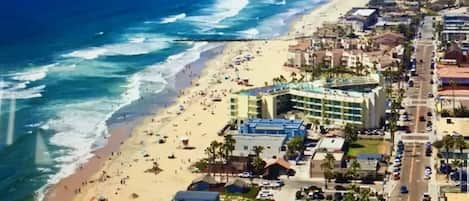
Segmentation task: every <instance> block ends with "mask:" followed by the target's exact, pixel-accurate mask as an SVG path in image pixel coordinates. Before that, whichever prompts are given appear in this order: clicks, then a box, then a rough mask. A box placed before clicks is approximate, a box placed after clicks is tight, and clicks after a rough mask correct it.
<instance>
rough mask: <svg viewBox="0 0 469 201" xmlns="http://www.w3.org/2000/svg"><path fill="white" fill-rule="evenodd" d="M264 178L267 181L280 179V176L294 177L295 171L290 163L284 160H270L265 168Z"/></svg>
mask: <svg viewBox="0 0 469 201" xmlns="http://www.w3.org/2000/svg"><path fill="white" fill-rule="evenodd" d="M264 169H265V171H264V176H263V178H266V179H278V177H279V176H280V175H288V176H291V175H294V174H295V171H294V170H293V168H292V167H291V165H290V163H289V162H288V161H286V160H284V159H281V158H277V159H270V160H268V161H267V163H266V165H265V167H264Z"/></svg>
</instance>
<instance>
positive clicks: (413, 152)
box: [407, 143, 417, 201]
mask: <svg viewBox="0 0 469 201" xmlns="http://www.w3.org/2000/svg"><path fill="white" fill-rule="evenodd" d="M412 145H413V148H412V155H415V152H416V148H417V146H416V145H415V143H412ZM413 172H414V157H412V159H411V161H410V175H409V185H410V183H411V182H412V177H413ZM411 190H412V189H411ZM414 190H415V189H414ZM407 201H410V194H409V196H408V197H407Z"/></svg>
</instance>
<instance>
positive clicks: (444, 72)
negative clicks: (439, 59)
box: [437, 64, 469, 79]
mask: <svg viewBox="0 0 469 201" xmlns="http://www.w3.org/2000/svg"><path fill="white" fill-rule="evenodd" d="M437 75H438V77H441V78H468V79H469V68H459V67H456V66H454V65H441V64H439V65H438V71H437Z"/></svg>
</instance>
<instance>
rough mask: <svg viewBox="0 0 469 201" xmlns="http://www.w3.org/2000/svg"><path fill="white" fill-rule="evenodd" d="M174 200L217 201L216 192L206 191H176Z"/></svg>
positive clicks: (218, 195)
mask: <svg viewBox="0 0 469 201" xmlns="http://www.w3.org/2000/svg"><path fill="white" fill-rule="evenodd" d="M173 200H174V201H218V200H220V194H219V193H218V192H208V191H178V192H177V193H176V195H175V196H174V199H173Z"/></svg>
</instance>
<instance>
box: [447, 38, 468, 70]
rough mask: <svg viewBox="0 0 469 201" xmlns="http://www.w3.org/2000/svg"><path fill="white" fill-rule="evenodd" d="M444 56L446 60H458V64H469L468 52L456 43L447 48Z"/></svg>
mask: <svg viewBox="0 0 469 201" xmlns="http://www.w3.org/2000/svg"><path fill="white" fill-rule="evenodd" d="M443 58H444V59H445V60H454V61H456V65H458V66H463V65H467V64H469V56H468V55H467V52H464V51H463V50H462V49H461V48H460V47H459V45H458V44H456V43H452V44H451V46H450V47H449V48H448V50H446V52H445V54H444V56H443Z"/></svg>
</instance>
